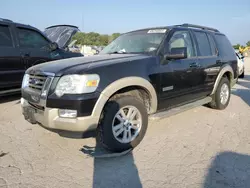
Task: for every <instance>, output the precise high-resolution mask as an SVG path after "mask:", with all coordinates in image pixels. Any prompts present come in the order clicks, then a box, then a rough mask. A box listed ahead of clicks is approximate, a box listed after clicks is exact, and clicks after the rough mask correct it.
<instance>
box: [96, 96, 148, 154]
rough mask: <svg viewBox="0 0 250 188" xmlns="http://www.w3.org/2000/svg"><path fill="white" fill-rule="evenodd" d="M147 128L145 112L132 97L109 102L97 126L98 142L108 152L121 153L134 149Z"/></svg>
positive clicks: (141, 104)
mask: <svg viewBox="0 0 250 188" xmlns="http://www.w3.org/2000/svg"><path fill="white" fill-rule="evenodd" d="M147 126H148V114H147V110H146V108H145V106H144V104H143V103H142V101H141V100H139V99H137V98H136V97H134V96H121V97H118V98H115V99H112V100H110V101H109V102H108V103H107V105H106V106H105V108H104V111H103V114H102V118H101V120H100V124H99V126H98V129H97V131H98V134H97V137H98V141H99V142H100V143H101V144H102V145H103V146H104V147H105V148H106V149H108V150H111V151H114V152H122V151H125V150H128V149H130V148H134V147H136V146H137V145H138V144H139V143H140V142H141V140H142V139H143V137H144V135H145V133H146V130H147Z"/></svg>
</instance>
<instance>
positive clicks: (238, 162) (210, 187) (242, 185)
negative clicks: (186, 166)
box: [204, 152, 250, 188]
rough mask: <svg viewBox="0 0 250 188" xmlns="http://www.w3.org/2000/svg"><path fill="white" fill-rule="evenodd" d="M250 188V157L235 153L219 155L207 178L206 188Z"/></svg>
mask: <svg viewBox="0 0 250 188" xmlns="http://www.w3.org/2000/svg"><path fill="white" fill-rule="evenodd" d="M232 187H239V188H248V187H250V156H249V155H243V154H239V153H234V152H223V153H220V154H218V155H217V156H216V157H215V158H214V160H213V162H212V164H211V166H210V168H209V170H208V172H207V176H206V178H205V182H204V188H232Z"/></svg>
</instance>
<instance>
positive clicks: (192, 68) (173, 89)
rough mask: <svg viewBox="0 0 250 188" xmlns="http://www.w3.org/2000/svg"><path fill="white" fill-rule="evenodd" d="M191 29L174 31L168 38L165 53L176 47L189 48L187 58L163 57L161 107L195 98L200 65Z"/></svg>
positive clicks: (171, 105) (175, 104)
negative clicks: (168, 58) (173, 58)
mask: <svg viewBox="0 0 250 188" xmlns="http://www.w3.org/2000/svg"><path fill="white" fill-rule="evenodd" d="M193 44H194V43H193V39H192V37H191V34H190V31H189V29H177V30H175V31H172V32H171V33H170V34H169V36H168V37H167V39H166V43H165V49H164V53H165V54H167V53H169V52H171V51H172V50H174V49H175V48H187V58H186V59H178V60H167V59H163V60H162V62H161V82H160V90H161V91H160V93H161V94H160V98H161V103H160V104H159V108H160V109H164V108H169V107H173V106H177V105H180V104H183V103H186V102H188V101H190V100H193V99H194V98H195V95H193V94H195V91H194V90H193V87H194V83H195V80H196V79H199V78H197V75H198V74H197V73H198V71H197V69H199V67H200V65H199V62H198V59H197V56H196V51H195V48H194V45H193Z"/></svg>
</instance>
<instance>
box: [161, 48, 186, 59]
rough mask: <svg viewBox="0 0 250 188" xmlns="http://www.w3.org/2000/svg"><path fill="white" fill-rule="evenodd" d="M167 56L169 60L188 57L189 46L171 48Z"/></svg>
mask: <svg viewBox="0 0 250 188" xmlns="http://www.w3.org/2000/svg"><path fill="white" fill-rule="evenodd" d="M165 58H166V59H167V60H173V59H186V58H187V48H186V47H181V48H171V51H170V53H168V54H166V55H165Z"/></svg>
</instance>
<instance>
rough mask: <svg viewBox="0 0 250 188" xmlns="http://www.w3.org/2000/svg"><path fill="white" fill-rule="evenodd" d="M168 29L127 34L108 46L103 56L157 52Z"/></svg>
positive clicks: (102, 52) (103, 51)
mask: <svg viewBox="0 0 250 188" xmlns="http://www.w3.org/2000/svg"><path fill="white" fill-rule="evenodd" d="M166 31H167V29H154V30H141V31H134V32H130V33H126V34H123V35H121V36H120V37H118V38H117V39H115V40H114V41H113V42H111V43H110V44H109V45H108V46H106V47H105V48H104V49H103V50H102V51H101V54H112V53H152V52H155V51H156V50H157V49H158V47H159V45H160V44H161V41H162V40H163V37H164V35H165V33H166Z"/></svg>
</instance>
